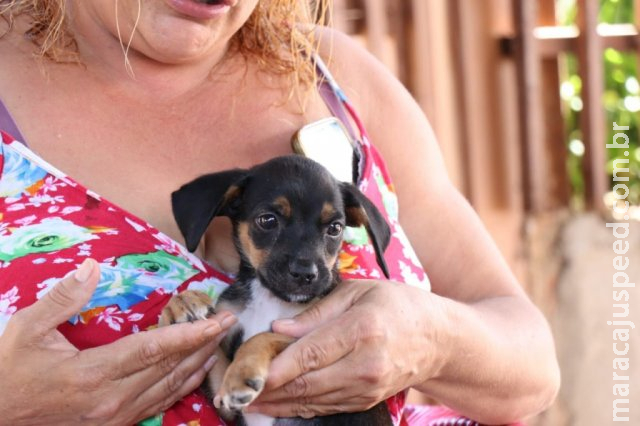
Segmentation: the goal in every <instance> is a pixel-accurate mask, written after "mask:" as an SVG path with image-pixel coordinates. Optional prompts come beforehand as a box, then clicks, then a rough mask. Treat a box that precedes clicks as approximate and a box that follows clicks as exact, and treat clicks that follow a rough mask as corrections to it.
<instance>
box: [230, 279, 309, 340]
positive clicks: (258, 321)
mask: <svg viewBox="0 0 640 426" xmlns="http://www.w3.org/2000/svg"><path fill="white" fill-rule="evenodd" d="M251 295H252V300H251V302H249V304H248V305H247V307H246V308H245V310H244V311H242V312H240V313H239V314H238V316H237V317H238V322H239V323H240V325H241V326H242V328H243V329H244V336H243V339H242V340H244V341H246V340H248V339H250V338H251V337H253V336H255V335H256V334H258V333H262V332H264V331H270V330H271V323H272V322H273V321H274V320H277V319H281V318H293V317H294V316H296V315H298V314H299V313H300V312H302V311H304V310H305V309H307V308H308V307H309V306H311V305H312V304H313V302H311V303H307V304H304V305H303V304H299V303H288V302H285V301H283V300H281V299H278V298H277V297H275V296H274V295H273V294H271V292H270V291H269V290H267V289H266V288H265V287H264V286H262V284H260V281H259V280H258V279H255V280H254V281H253V282H252V283H251Z"/></svg>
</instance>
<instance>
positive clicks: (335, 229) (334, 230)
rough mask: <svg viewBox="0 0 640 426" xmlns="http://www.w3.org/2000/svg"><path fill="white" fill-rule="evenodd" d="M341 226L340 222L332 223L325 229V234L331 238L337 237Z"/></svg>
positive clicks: (340, 231)
mask: <svg viewBox="0 0 640 426" xmlns="http://www.w3.org/2000/svg"><path fill="white" fill-rule="evenodd" d="M342 228H343V226H342V224H341V223H340V222H333V223H332V224H331V225H329V226H328V227H327V234H329V235H331V236H332V237H337V236H338V235H340V234H341V233H342Z"/></svg>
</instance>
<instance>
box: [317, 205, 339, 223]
mask: <svg viewBox="0 0 640 426" xmlns="http://www.w3.org/2000/svg"><path fill="white" fill-rule="evenodd" d="M335 214H336V208H335V207H333V204H331V203H324V204H323V205H322V211H321V212H320V221H321V222H322V223H328V222H329V221H330V220H331V218H332V217H333V216H334V215H335Z"/></svg>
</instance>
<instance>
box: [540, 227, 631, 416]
mask: <svg viewBox="0 0 640 426" xmlns="http://www.w3.org/2000/svg"><path fill="white" fill-rule="evenodd" d="M614 241H615V237H613V235H612V231H611V229H610V228H607V227H606V225H605V221H604V220H602V219H600V218H598V217H596V216H592V215H590V216H581V217H576V218H573V219H572V220H571V221H570V222H569V224H568V225H567V226H566V227H565V229H564V231H563V235H562V241H561V247H562V252H563V254H564V257H565V265H564V267H563V273H562V275H561V278H560V281H559V284H558V287H557V306H556V309H555V313H554V314H553V317H552V318H551V319H550V321H551V323H552V326H553V329H554V334H555V339H556V345H557V350H558V357H559V360H560V364H561V368H562V388H561V391H560V395H559V397H558V400H557V401H556V404H555V405H554V406H553V407H552V408H551V409H550V410H549V411H548V412H547V413H545V414H544V415H542V416H540V417H539V418H538V419H536V420H535V421H532V422H530V424H531V425H536V426H565V425H571V426H574V425H575V426H578V425H579V426H602V425H610V424H631V425H640V224H639V223H632V224H631V226H630V230H629V236H628V237H627V238H626V241H628V242H629V252H628V253H627V256H629V261H630V263H629V266H628V268H627V269H626V270H625V272H626V273H627V274H628V275H629V278H630V280H629V281H630V282H635V283H636V288H629V289H627V290H628V291H629V300H628V302H625V301H624V300H622V301H614V300H613V298H612V297H613V290H614V289H613V285H612V277H613V274H614V273H615V272H616V270H615V269H614V267H613V259H614V257H615V256H616V254H615V253H614V252H613V243H614ZM618 290H620V289H618ZM614 303H616V304H617V303H628V304H629V317H627V318H613V312H614V308H613V306H612V305H613V304H614ZM618 310H619V309H616V311H618ZM612 320H628V321H633V322H634V323H635V326H636V330H634V331H633V334H631V338H630V340H629V341H628V343H629V347H630V349H629V353H628V355H627V356H628V358H629V364H630V368H629V370H628V371H626V372H624V371H621V370H614V369H613V360H614V358H615V357H616V355H614V354H613V343H614V342H615V341H614V340H613V329H614V327H612V326H611V325H608V324H607V321H612ZM627 328H628V327H627ZM623 343H624V342H622V343H620V344H619V345H618V348H620V349H624V345H623ZM614 371H616V372H617V373H618V375H623V373H628V374H624V375H626V376H629V381H628V383H630V394H629V396H628V397H626V398H628V399H629V400H630V403H629V404H628V405H627V407H629V408H630V412H629V413H628V414H624V413H620V414H619V415H620V416H628V417H629V422H628V423H625V422H613V415H612V408H613V401H614V399H616V398H623V397H620V396H618V397H614V395H613V392H612V388H613V384H614V381H613V372H614ZM616 383H624V381H621V382H616Z"/></svg>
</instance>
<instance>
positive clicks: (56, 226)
mask: <svg viewBox="0 0 640 426" xmlns="http://www.w3.org/2000/svg"><path fill="white" fill-rule="evenodd" d="M320 67H322V65H321V64H320ZM321 71H322V73H323V75H324V77H325V78H324V80H323V82H322V83H321V93H322V95H323V97H324V98H325V100H326V101H327V104H328V105H329V107H330V109H331V110H332V111H333V113H334V114H335V115H337V116H338V117H339V118H341V119H342V121H343V122H344V123H345V125H346V126H347V127H348V128H349V129H350V131H351V132H352V133H353V135H354V139H355V140H357V141H358V149H359V151H360V156H361V167H360V178H359V182H358V186H359V188H360V190H361V191H362V192H363V193H364V194H366V195H367V196H368V197H369V198H370V199H371V200H372V201H373V202H374V203H375V204H376V205H377V206H378V208H379V209H380V210H381V211H382V212H383V214H384V215H385V217H386V219H387V221H388V223H389V225H390V227H391V231H392V235H391V242H390V244H389V247H388V249H387V251H386V253H385V259H386V262H387V265H388V269H389V272H390V277H391V279H392V280H394V281H399V282H404V283H407V284H410V285H415V286H418V287H421V288H423V289H424V290H425V291H429V290H430V284H429V280H428V278H427V276H426V274H425V272H424V270H423V268H422V266H421V265H420V262H419V260H418V258H417V256H416V254H415V252H414V251H413V249H412V248H411V246H410V244H409V242H408V241H407V238H406V236H405V234H404V232H403V231H402V229H401V227H400V225H399V223H398V203H397V198H396V195H395V194H394V191H393V186H392V184H391V181H390V179H389V175H388V173H387V169H386V167H385V165H384V163H383V161H382V158H381V157H380V155H379V154H378V152H377V151H376V150H375V148H374V147H373V146H372V145H371V144H370V142H369V139H368V137H367V135H366V132H365V131H364V128H363V127H362V125H361V123H360V122H359V120H358V118H357V116H356V115H355V113H354V112H353V109H352V108H351V105H350V104H349V103H348V101H347V99H346V97H344V94H343V93H342V91H340V89H339V88H338V87H337V85H336V84H335V82H334V81H333V80H332V79H331V76H330V74H329V73H328V71H326V69H321ZM347 114H348V115H349V116H350V119H347V118H346V115H347ZM352 123H355V127H356V128H357V131H354V129H353V127H352V126H351V124H352ZM0 137H1V139H2V140H1V141H0V335H1V334H2V332H3V330H4V328H5V326H6V324H7V322H8V321H9V319H10V318H11V316H12V315H13V314H15V312H16V311H18V310H19V309H22V308H24V307H26V306H29V305H31V304H32V303H34V302H36V301H37V300H38V299H40V298H42V297H43V295H45V294H46V293H47V292H48V291H49V290H50V289H51V288H52V286H53V285H55V283H57V282H58V281H60V280H61V279H62V278H63V277H64V276H65V275H67V274H68V273H70V272H71V271H74V270H75V269H76V268H77V267H78V266H79V265H80V264H81V263H82V261H83V260H84V259H85V258H87V257H91V258H93V259H95V260H97V261H98V262H99V263H100V271H101V272H100V274H101V276H100V281H99V284H98V287H97V289H96V291H95V293H94V295H93V296H92V298H91V300H90V301H89V302H88V303H87V304H86V306H84V307H83V308H82V310H81V312H80V313H79V314H78V315H76V316H74V317H72V318H70V319H69V321H67V322H65V323H64V324H61V325H60V326H59V330H60V332H62V333H63V334H64V335H65V336H66V338H67V339H69V341H70V342H71V343H72V344H74V345H75V346H76V347H78V348H79V349H85V348H90V347H95V346H100V345H104V344H107V343H110V342H113V341H115V340H117V339H119V338H121V337H123V336H125V335H128V334H131V333H138V332H141V331H144V330H149V329H152V328H154V327H156V324H157V322H158V316H159V314H160V312H161V310H162V308H163V307H164V305H165V304H166V303H167V302H168V300H169V298H170V297H171V295H172V294H174V293H175V292H180V291H184V290H186V289H197V290H201V291H204V292H206V293H208V294H209V295H210V296H211V297H212V298H213V299H215V298H216V297H217V296H218V295H219V294H220V293H221V291H223V290H224V288H225V287H226V286H227V285H229V284H230V283H232V281H233V277H232V276H229V275H228V274H225V273H222V272H220V271H217V270H215V269H214V268H212V267H211V266H210V265H209V264H207V263H206V262H203V261H202V260H201V259H199V258H198V257H196V256H194V255H193V254H191V253H189V252H188V251H187V250H186V249H185V248H184V247H183V246H182V244H180V243H178V242H176V241H174V240H172V239H171V238H169V237H167V236H166V235H164V234H163V233H162V232H160V231H158V230H157V229H155V228H154V227H153V226H152V225H151V224H149V223H147V222H146V221H144V220H143V219H141V218H139V217H136V216H134V215H132V214H131V213H129V212H127V211H125V210H124V209H122V208H120V207H118V206H116V205H114V204H112V203H111V202H109V201H108V200H105V199H103V198H101V197H100V196H99V195H98V194H96V193H94V192H92V191H91V190H89V189H87V188H85V187H84V186H82V185H81V184H80V183H78V182H76V181H75V180H73V179H72V178H71V177H69V176H67V175H65V174H64V173H63V172H61V171H59V170H57V169H56V168H55V167H53V166H52V165H50V164H48V163H47V162H46V161H45V160H43V159H42V158H40V157H38V156H37V155H36V154H35V153H33V152H32V151H31V150H29V149H28V148H27V147H26V146H25V145H24V144H23V143H21V142H19V141H16V140H14V139H13V138H12V137H11V136H9V135H8V134H7V133H3V132H0ZM339 269H340V273H341V275H342V276H343V278H345V279H349V278H374V279H375V278H382V277H383V275H382V272H381V270H380V268H379V266H378V264H377V262H376V256H375V252H374V250H373V247H372V245H371V243H370V240H369V237H368V235H367V232H366V231H365V229H364V228H347V230H346V232H345V241H344V244H343V247H342V251H341V253H340V256H339ZM405 396H406V393H405V392H402V393H400V394H398V395H396V396H394V397H391V398H389V399H388V401H387V403H388V406H389V409H390V412H391V415H392V418H393V420H394V424H395V425H406V424H408V423H407V419H406V417H405V416H404V405H405ZM409 411H411V410H408V411H407V412H409ZM456 419H459V417H456ZM141 424H143V425H146V426H150V425H167V426H169V425H171V426H177V425H188V426H197V425H208V426H215V425H224V424H225V423H224V422H223V421H222V420H221V419H220V418H219V417H218V416H217V414H216V412H215V409H214V408H213V407H212V405H211V403H210V402H209V401H207V400H206V399H205V397H204V396H203V394H202V393H201V392H200V391H199V390H197V391H195V392H193V393H192V394H190V395H188V396H186V397H185V398H183V399H182V400H180V401H179V402H177V403H176V404H175V405H174V406H173V407H171V408H170V409H169V410H167V411H166V412H164V413H159V414H158V415H157V416H155V417H152V418H149V419H147V420H145V421H143V422H142V423H141ZM414 424H418V423H414ZM419 424H424V425H427V424H430V423H426V422H420V423H419ZM433 424H436V423H433ZM469 424H472V423H469ZM473 424H474V423H473Z"/></svg>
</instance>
